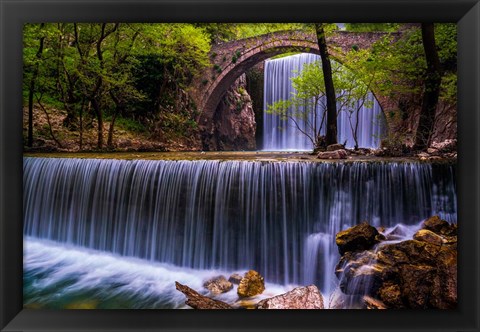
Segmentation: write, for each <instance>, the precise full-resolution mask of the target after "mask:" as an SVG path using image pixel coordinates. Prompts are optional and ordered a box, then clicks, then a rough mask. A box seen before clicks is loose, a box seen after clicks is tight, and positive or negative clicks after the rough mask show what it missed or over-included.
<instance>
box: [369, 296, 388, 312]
mask: <svg viewBox="0 0 480 332" xmlns="http://www.w3.org/2000/svg"><path fill="white" fill-rule="evenodd" d="M363 301H364V302H365V304H366V306H367V309H387V306H386V305H385V304H384V303H383V302H382V301H380V300H377V299H374V298H373V297H370V296H368V295H365V296H364V297H363Z"/></svg>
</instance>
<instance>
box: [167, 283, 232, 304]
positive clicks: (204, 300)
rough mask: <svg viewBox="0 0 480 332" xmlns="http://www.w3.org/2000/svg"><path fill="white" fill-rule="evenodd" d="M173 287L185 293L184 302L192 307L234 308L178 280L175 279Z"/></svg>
mask: <svg viewBox="0 0 480 332" xmlns="http://www.w3.org/2000/svg"><path fill="white" fill-rule="evenodd" d="M175 288H176V289H177V290H179V291H180V292H182V293H183V294H185V296H186V297H187V301H185V304H186V305H189V306H190V307H192V308H193V309H234V308H233V307H232V306H231V305H229V304H228V303H225V302H222V301H218V300H214V299H211V298H209V297H206V296H203V295H201V294H199V293H197V292H196V291H194V290H193V289H191V288H190V287H188V286H185V285H182V284H181V283H179V282H178V281H175Z"/></svg>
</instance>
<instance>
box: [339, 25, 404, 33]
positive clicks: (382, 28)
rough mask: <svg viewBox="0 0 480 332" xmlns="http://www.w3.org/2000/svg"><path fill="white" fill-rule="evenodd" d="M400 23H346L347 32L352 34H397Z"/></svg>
mask: <svg viewBox="0 0 480 332" xmlns="http://www.w3.org/2000/svg"><path fill="white" fill-rule="evenodd" d="M399 27H400V24H398V23H345V30H347V31H352V32H395V31H397V30H398V28H399Z"/></svg>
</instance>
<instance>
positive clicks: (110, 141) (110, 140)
mask: <svg viewBox="0 0 480 332" xmlns="http://www.w3.org/2000/svg"><path fill="white" fill-rule="evenodd" d="M117 114H118V111H116V112H115V113H114V114H113V115H112V120H111V121H110V127H108V139H107V146H108V147H109V148H113V129H114V126H115V120H116V119H117Z"/></svg>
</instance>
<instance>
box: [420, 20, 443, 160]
mask: <svg viewBox="0 0 480 332" xmlns="http://www.w3.org/2000/svg"><path fill="white" fill-rule="evenodd" d="M422 41H423V48H424V50H425V59H426V60H427V72H426V78H425V91H424V92H423V100H422V109H421V111H420V119H419V121H418V127H417V133H416V137H415V149H416V150H423V149H425V148H427V147H428V146H429V145H430V143H431V142H430V141H431V139H432V133H433V125H434V121H435V112H436V109H437V104H438V96H439V94H440V83H441V80H442V77H441V73H440V60H439V59H438V53H437V48H436V45H435V30H434V25H433V23H422Z"/></svg>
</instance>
